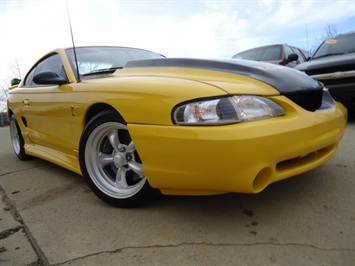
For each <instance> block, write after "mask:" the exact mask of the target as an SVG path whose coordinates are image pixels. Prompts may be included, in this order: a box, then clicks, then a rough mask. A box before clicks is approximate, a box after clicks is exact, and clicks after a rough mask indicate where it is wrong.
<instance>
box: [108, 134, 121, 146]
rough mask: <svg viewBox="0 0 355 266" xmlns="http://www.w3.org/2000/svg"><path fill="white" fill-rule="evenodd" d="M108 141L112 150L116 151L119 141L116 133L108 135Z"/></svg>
mask: <svg viewBox="0 0 355 266" xmlns="http://www.w3.org/2000/svg"><path fill="white" fill-rule="evenodd" d="M108 139H109V141H110V143H111V145H112V147H113V148H114V149H118V148H119V146H120V140H119V139H118V131H117V130H113V131H111V132H110V133H108Z"/></svg>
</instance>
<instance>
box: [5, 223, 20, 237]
mask: <svg viewBox="0 0 355 266" xmlns="http://www.w3.org/2000/svg"><path fill="white" fill-rule="evenodd" d="M21 229H22V226H20V225H19V226H16V227H13V228H10V229H7V230H4V231H2V232H0V240H1V239H5V238H7V237H9V236H11V235H13V234H15V233H17V232H18V231H20V230H21Z"/></svg>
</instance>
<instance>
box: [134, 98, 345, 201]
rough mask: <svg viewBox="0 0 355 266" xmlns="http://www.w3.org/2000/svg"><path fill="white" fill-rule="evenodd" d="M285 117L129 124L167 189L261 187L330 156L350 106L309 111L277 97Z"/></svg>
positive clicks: (150, 171) (196, 191)
mask: <svg viewBox="0 0 355 266" xmlns="http://www.w3.org/2000/svg"><path fill="white" fill-rule="evenodd" d="M274 100H275V101H276V102H278V104H280V105H281V106H283V108H284V109H285V110H286V115H285V116H283V117H275V118H271V119H266V120H259V121H254V122H246V123H239V124H233V125H224V126H194V127H192V126H153V125H137V124H130V125H128V127H129V131H130V133H131V136H132V139H133V141H134V143H135V146H136V148H137V151H138V153H139V155H140V157H141V160H142V162H143V166H144V171H145V174H146V177H147V179H148V181H149V183H150V185H151V186H152V187H154V188H158V189H160V190H161V191H162V193H164V194H179V195H208V194H221V193H228V192H243V193H257V192H260V191H262V190H263V189H264V188H265V187H267V186H268V185H269V184H271V183H273V182H276V181H279V180H282V179H285V178H288V177H292V176H295V175H298V174H301V173H304V172H306V171H309V170H311V169H313V168H315V167H317V166H319V165H321V164H323V163H325V162H326V161H327V160H329V159H330V158H331V157H332V156H333V155H334V154H335V153H336V150H337V147H338V142H339V141H340V139H341V138H342V135H343V132H344V130H345V128H346V120H347V111H346V109H345V108H344V107H343V106H342V105H341V104H340V103H337V104H336V106H335V107H334V108H332V109H328V110H323V111H320V112H309V111H306V110H304V109H302V108H300V107H299V106H297V105H296V104H294V103H293V102H291V101H290V100H288V99H287V98H286V97H283V96H278V97H275V99H274Z"/></svg>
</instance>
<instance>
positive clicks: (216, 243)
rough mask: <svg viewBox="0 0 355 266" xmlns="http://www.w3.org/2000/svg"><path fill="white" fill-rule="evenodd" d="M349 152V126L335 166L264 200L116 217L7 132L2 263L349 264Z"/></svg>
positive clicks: (176, 205) (166, 207)
mask: <svg viewBox="0 0 355 266" xmlns="http://www.w3.org/2000/svg"><path fill="white" fill-rule="evenodd" d="M354 153H355V122H353V121H352V122H350V123H349V126H348V128H347V131H346V134H345V136H344V139H343V141H342V142H341V145H340V147H339V151H338V153H337V155H336V156H335V157H334V158H333V159H331V160H330V161H329V162H327V163H326V164H325V165H323V166H321V167H319V168H317V169H315V170H313V171H311V172H308V173H305V174H303V175H300V176H297V177H294V178H291V179H289V180H285V181H282V182H279V183H275V184H273V185H271V186H270V187H269V188H267V189H266V190H265V191H264V192H262V193H260V194H257V195H245V194H229V195H221V196H210V197H172V196H161V197H160V198H158V199H157V200H155V201H154V202H152V203H151V204H150V205H148V206H145V207H143V208H138V209H118V208H113V207H111V206H108V205H106V204H105V203H103V202H101V201H100V200H99V199H97V198H96V196H95V195H94V194H93V193H92V192H91V191H90V190H89V189H88V187H87V186H86V184H85V182H84V181H83V179H82V177H81V176H78V175H76V174H74V173H71V172H69V171H67V170H65V169H62V168H60V167H58V166H56V165H53V164H51V163H48V162H46V161H43V160H40V159H34V160H30V161H27V162H21V161H19V160H18V159H17V158H16V156H15V155H14V153H13V151H12V148H11V144H10V136H9V128H8V127H3V128H0V193H1V196H2V201H1V203H0V204H1V205H0V264H1V266H8V265H63V266H69V265H71V266H76V265H141V264H143V265H346V266H347V265H355V207H354V202H355V200H354V199H355V193H354V192H355V184H354V183H355V172H354V168H355V167H354V162H355V155H354ZM236 171H237V169H236Z"/></svg>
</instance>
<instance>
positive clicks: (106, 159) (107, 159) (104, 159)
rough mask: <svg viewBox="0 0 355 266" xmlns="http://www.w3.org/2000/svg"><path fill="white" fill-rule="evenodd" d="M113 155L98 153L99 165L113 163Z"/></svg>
mask: <svg viewBox="0 0 355 266" xmlns="http://www.w3.org/2000/svg"><path fill="white" fill-rule="evenodd" d="M113 158H114V156H113V155H112V154H105V153H101V152H100V153H99V162H100V166H101V167H104V166H106V165H108V164H110V163H113Z"/></svg>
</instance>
